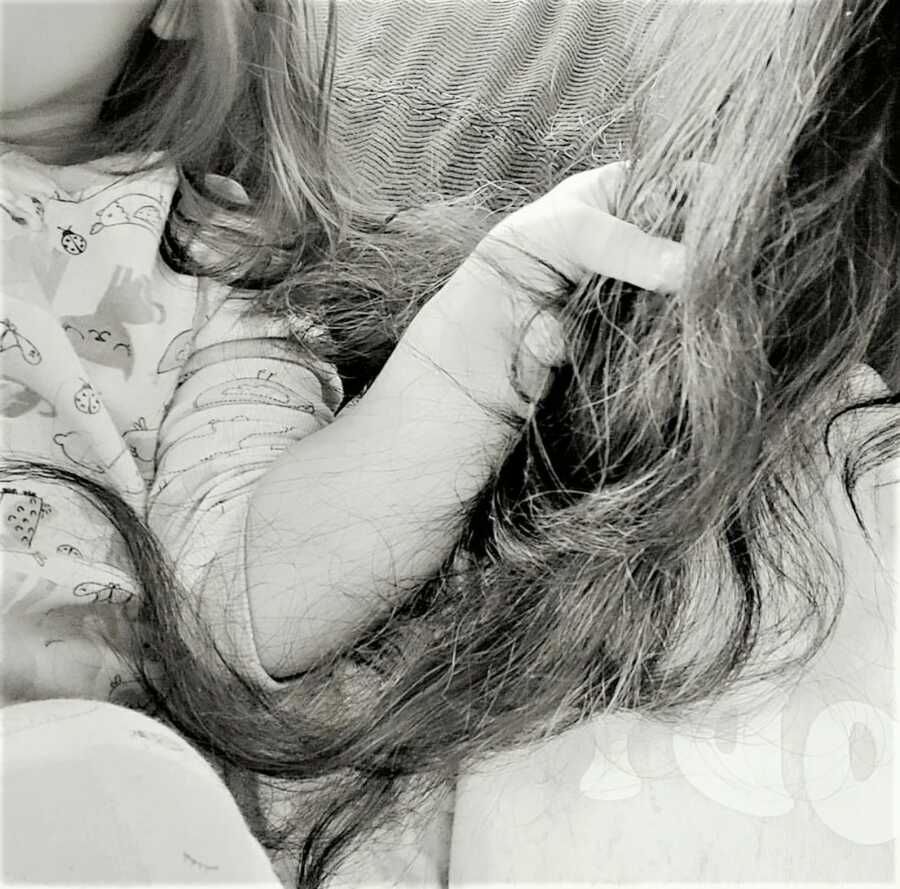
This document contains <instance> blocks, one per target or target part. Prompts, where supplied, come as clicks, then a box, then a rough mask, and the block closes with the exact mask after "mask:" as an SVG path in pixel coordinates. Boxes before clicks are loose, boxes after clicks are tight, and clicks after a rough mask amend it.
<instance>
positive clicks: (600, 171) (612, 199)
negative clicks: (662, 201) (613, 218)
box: [547, 161, 628, 215]
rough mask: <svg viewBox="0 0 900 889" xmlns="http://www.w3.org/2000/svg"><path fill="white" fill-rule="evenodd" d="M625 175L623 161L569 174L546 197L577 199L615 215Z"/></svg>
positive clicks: (626, 165)
mask: <svg viewBox="0 0 900 889" xmlns="http://www.w3.org/2000/svg"><path fill="white" fill-rule="evenodd" d="M627 175H628V164H627V163H626V162H625V161H616V162H615V163H612V164H605V165H604V166H602V167H596V168H594V169H592V170H585V171H584V172H582V173H575V174H573V175H572V176H569V177H568V178H567V179H564V180H563V181H562V182H560V183H559V185H557V186H556V188H554V189H553V190H552V191H551V192H549V193H548V194H547V198H550V199H551V200H552V199H557V200H565V201H578V202H579V203H583V204H587V205H588V206H589V207H594V208H595V209H597V210H603V211H604V212H606V213H612V214H613V215H615V213H616V212H617V210H618V205H619V195H620V194H621V193H622V189H623V188H624V186H625V180H626V177H627Z"/></svg>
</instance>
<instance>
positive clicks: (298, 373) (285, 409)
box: [148, 282, 342, 687]
mask: <svg viewBox="0 0 900 889" xmlns="http://www.w3.org/2000/svg"><path fill="white" fill-rule="evenodd" d="M200 298H201V312H199V313H198V314H199V316H201V317H203V318H204V319H205V320H203V321H201V322H200V323H198V324H197V325H196V329H195V335H194V340H193V345H192V347H191V349H190V354H189V356H188V358H187V360H186V362H185V364H184V367H183V371H182V375H181V380H180V382H179V384H178V386H177V388H176V390H175V393H174V396H173V398H172V401H171V402H170V404H169V406H168V409H167V411H166V415H165V418H164V420H163V424H162V427H161V429H160V438H159V448H158V451H157V465H156V476H155V479H154V483H153V485H152V487H151V490H150V494H149V500H148V520H149V523H150V527H151V528H152V530H153V531H154V532H155V533H156V535H157V536H158V537H159V539H160V540H161V542H162V544H163V546H164V547H165V549H166V551H167V553H168V555H169V557H170V558H171V559H172V561H173V563H174V565H175V568H176V572H177V575H178V578H179V580H180V582H181V584H182V585H183V586H184V588H185V590H186V591H187V594H188V596H190V597H191V599H192V604H193V605H194V607H196V608H198V611H199V615H200V617H201V619H202V620H203V622H204V624H205V625H206V626H207V627H208V628H209V629H210V630H211V631H212V633H213V636H214V639H215V641H216V643H217V645H219V647H220V649H221V651H222V652H223V654H224V655H225V656H226V657H227V658H228V659H229V662H230V664H231V665H232V666H233V667H234V668H235V669H237V670H238V671H239V672H241V673H242V674H243V675H244V676H246V677H247V678H249V679H252V680H253V681H255V682H257V683H259V684H262V685H263V686H267V687H274V685H275V680H273V679H272V678H271V677H270V676H269V675H268V674H267V673H266V672H265V670H264V669H263V667H262V665H261V664H260V663H259V660H258V656H257V650H256V644H255V642H254V639H253V632H252V626H251V622H250V610H249V602H248V599H247V594H246V572H245V565H244V558H245V526H246V521H247V511H248V508H249V503H250V497H251V494H252V492H253V490H254V487H255V485H256V483H257V482H258V481H259V480H260V479H261V478H262V476H263V475H264V474H265V473H266V471H267V470H268V469H269V467H270V466H271V465H272V463H273V461H274V460H275V459H276V458H277V456H278V455H279V454H280V453H281V452H282V451H284V450H285V449H286V448H288V447H290V446H291V445H293V444H294V443H295V442H297V441H299V440H300V439H302V438H303V437H305V436H307V435H310V434H311V433H314V432H316V431H317V430H318V429H320V428H322V427H323V426H324V425H326V424H327V423H329V422H330V421H331V420H332V419H333V416H334V412H335V411H336V410H337V407H338V405H339V404H340V401H341V397H342V390H341V384H340V379H339V377H338V375H337V373H336V371H335V369H334V367H333V366H331V365H329V364H328V363H326V362H324V361H319V360H316V359H315V358H313V357H311V355H307V354H306V353H305V351H304V350H303V349H301V348H300V347H299V346H298V344H297V342H296V340H292V339H290V338H289V336H290V334H289V330H288V324H287V322H286V321H284V320H282V319H273V318H261V317H259V316H251V315H248V314H247V310H248V308H249V307H250V305H251V302H250V298H249V297H248V296H242V295H238V294H236V293H233V292H228V291H225V289H224V288H221V287H219V286H217V285H212V284H209V283H206V282H201V284H200Z"/></svg>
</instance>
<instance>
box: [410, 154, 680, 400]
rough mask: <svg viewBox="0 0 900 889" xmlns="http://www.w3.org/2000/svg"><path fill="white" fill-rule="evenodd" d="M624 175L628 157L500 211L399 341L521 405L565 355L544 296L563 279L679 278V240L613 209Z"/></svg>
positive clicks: (658, 284)
mask: <svg viewBox="0 0 900 889" xmlns="http://www.w3.org/2000/svg"><path fill="white" fill-rule="evenodd" d="M626 175H627V167H626V165H625V164H624V163H616V164H609V165H607V166H604V167H600V168H599V169H596V170H590V171H588V172H585V173H579V174H577V175H574V176H571V177H569V178H568V179H566V180H565V181H564V182H562V183H561V184H560V185H558V186H557V187H556V188H554V189H553V190H552V191H550V192H549V193H548V194H546V195H545V196H544V197H542V198H540V199H539V200H537V201H534V202H533V203H531V204H529V205H527V206H526V207H523V208H522V209H521V210H518V211H517V212H515V213H513V214H511V215H510V216H508V217H507V218H506V219H504V220H503V221H502V222H501V223H500V224H499V225H497V226H496V228H494V229H493V230H492V231H491V233H490V234H489V235H488V236H487V237H486V238H485V239H484V240H483V241H482V242H481V244H479V246H478V247H477V249H476V250H475V252H474V253H473V254H472V256H471V257H470V258H469V259H468V260H467V261H466V262H465V263H464V264H463V265H462V267H461V268H460V269H459V271H458V272H457V273H456V274H455V275H454V276H453V277H452V278H451V279H450V281H449V282H448V283H447V285H446V286H445V287H444V288H443V290H441V292H440V293H439V294H438V295H437V296H436V297H435V298H434V299H433V300H432V301H431V302H430V303H428V304H427V305H426V306H425V308H424V309H423V310H422V311H421V312H420V313H419V315H418V316H417V317H416V319H415V321H414V322H413V324H412V325H411V326H410V329H409V331H408V333H407V336H406V337H404V342H403V343H401V345H406V346H408V347H411V348H413V349H416V350H418V352H419V354H420V355H421V356H422V357H423V358H424V359H426V360H429V361H431V362H432V363H434V364H436V365H437V366H438V367H440V368H441V369H442V370H443V371H444V372H445V373H447V374H448V375H450V376H452V377H453V379H454V380H455V381H456V382H457V383H458V384H459V385H461V386H463V387H465V388H466V389H467V390H468V391H469V392H470V394H471V395H472V397H473V398H475V399H476V400H477V401H478V402H479V403H481V404H482V405H484V406H485V407H488V408H499V409H505V410H507V411H508V410H510V409H512V410H514V411H516V412H518V413H519V414H522V415H527V413H528V411H529V410H530V409H531V404H532V403H533V402H534V401H535V400H537V399H539V398H540V397H541V395H542V394H543V391H544V389H545V386H546V382H547V377H548V374H549V371H550V368H552V367H554V366H556V365H559V364H562V363H563V362H564V361H565V343H564V342H563V338H562V335H561V330H560V327H559V324H558V322H557V321H556V319H555V317H554V316H553V314H552V313H551V312H550V311H549V310H546V309H544V308H543V305H542V303H546V302H549V301H550V300H551V299H552V298H553V297H554V296H555V295H556V294H558V292H559V290H560V286H561V284H563V283H565V282H566V279H568V281H569V282H576V283H577V282H579V281H581V280H583V279H584V278H587V277H590V276H594V275H603V276H605V277H610V278H617V279H619V280H622V281H627V282H628V283H630V284H634V285H636V286H638V287H640V288H642V289H644V290H654V291H659V292H671V291H674V290H677V289H678V288H679V287H680V286H681V283H682V279H683V277H684V265H685V260H684V248H683V247H681V246H680V245H679V244H676V243H674V242H672V241H668V240H666V239H663V238H658V237H653V236H651V235H647V234H645V233H644V232H642V231H640V230H639V229H637V228H636V227H635V226H634V225H631V224H630V223H627V222H623V221H622V220H620V219H617V218H616V217H615V212H616V207H617V200H618V196H619V194H620V191H621V189H622V186H623V184H624V181H625V177H626ZM560 276H564V277H562V278H561V277H560ZM514 361H515V362H517V365H516V383H515V385H514V384H513V378H512V365H513V362H514ZM523 396H524V398H523Z"/></svg>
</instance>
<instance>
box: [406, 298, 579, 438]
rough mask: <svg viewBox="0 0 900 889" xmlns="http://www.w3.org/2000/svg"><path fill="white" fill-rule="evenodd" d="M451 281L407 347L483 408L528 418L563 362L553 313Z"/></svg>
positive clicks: (417, 322)
mask: <svg viewBox="0 0 900 889" xmlns="http://www.w3.org/2000/svg"><path fill="white" fill-rule="evenodd" d="M464 283H465V282H459V283H457V282H454V281H451V283H450V284H449V285H448V286H447V287H446V288H445V289H444V290H443V291H442V292H441V293H440V294H438V295H437V296H436V297H435V298H434V299H433V300H431V302H429V303H428V304H427V305H426V306H425V307H424V308H423V309H422V311H421V312H420V313H419V314H418V315H417V316H416V318H415V319H414V320H413V322H412V324H411V325H410V327H409V328H408V330H407V332H406V334H405V336H404V337H403V340H401V343H400V347H399V348H400V349H401V350H403V351H406V352H407V353H408V354H410V355H412V356H416V358H417V360H418V361H419V362H420V363H421V364H422V365H430V366H431V367H432V368H433V369H434V371H435V372H436V373H439V374H443V375H444V376H445V377H446V378H449V379H450V380H452V381H453V382H455V383H456V384H457V385H458V386H459V387H460V388H462V389H463V390H465V391H466V392H467V393H468V394H469V396H470V397H471V398H472V400H474V401H475V402H476V403H478V404H480V405H481V406H482V407H483V408H484V409H487V410H492V411H497V412H500V413H502V414H506V415H510V414H512V415H515V416H517V417H519V418H520V419H523V420H524V419H526V418H527V417H529V416H530V414H531V412H532V411H533V408H534V404H535V403H536V402H538V401H540V399H541V398H542V397H543V395H544V393H545V392H546V389H547V386H548V384H549V381H550V377H551V374H552V372H553V368H554V367H556V366H558V365H560V364H561V363H562V362H563V360H564V354H565V350H564V345H563V340H562V333H561V329H560V326H559V324H558V322H557V321H556V319H555V318H554V317H553V315H552V314H551V313H550V312H549V311H545V310H543V311H541V310H538V309H537V308H532V306H531V304H530V303H526V302H525V300H526V299H527V297H525V296H519V297H517V298H518V299H519V300H520V301H521V302H520V304H518V305H517V304H516V303H514V302H513V299H512V298H511V297H510V296H509V295H508V294H505V293H494V294H485V292H484V287H483V284H482V287H481V288H479V289H480V292H479V291H478V290H476V289H474V288H472V289H471V290H469V288H466V289H465V291H464V290H463V285H464Z"/></svg>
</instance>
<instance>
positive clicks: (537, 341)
mask: <svg viewBox="0 0 900 889" xmlns="http://www.w3.org/2000/svg"><path fill="white" fill-rule="evenodd" d="M524 344H525V347H526V348H527V349H528V351H529V352H531V354H532V355H534V357H535V358H537V360H538V361H540V362H541V364H544V365H546V366H547V367H557V366H558V365H560V364H562V363H563V362H564V361H565V360H566V341H565V337H564V336H563V330H562V325H561V324H560V323H559V321H558V320H557V318H556V317H555V316H554V315H553V313H552V312H546V311H545V312H540V313H539V314H538V315H536V316H535V318H534V320H533V321H532V322H531V324H529V325H528V330H527V331H526V332H525V339H524Z"/></svg>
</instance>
